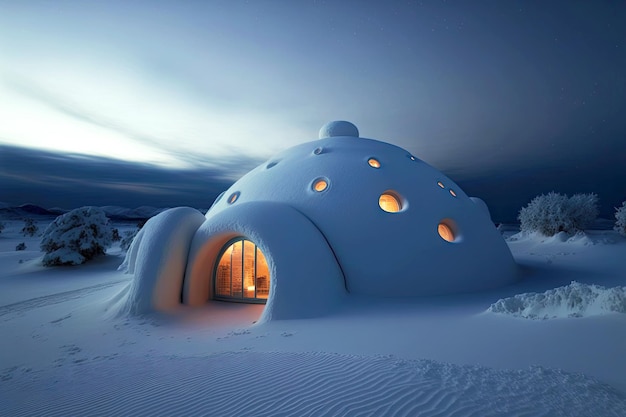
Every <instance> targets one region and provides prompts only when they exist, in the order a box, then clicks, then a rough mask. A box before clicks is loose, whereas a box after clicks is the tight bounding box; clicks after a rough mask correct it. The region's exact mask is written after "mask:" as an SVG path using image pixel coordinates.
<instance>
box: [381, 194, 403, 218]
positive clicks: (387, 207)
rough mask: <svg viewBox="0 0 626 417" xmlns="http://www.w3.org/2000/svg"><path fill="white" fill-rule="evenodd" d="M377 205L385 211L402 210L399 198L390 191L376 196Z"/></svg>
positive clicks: (395, 211)
mask: <svg viewBox="0 0 626 417" xmlns="http://www.w3.org/2000/svg"><path fill="white" fill-rule="evenodd" d="M378 205H379V206H380V208H381V209H383V210H384V211H386V212H387V213H397V212H399V211H400V210H402V203H401V202H400V198H398V196H396V195H394V194H392V193H390V192H386V193H383V194H381V195H380V197H379V198H378Z"/></svg>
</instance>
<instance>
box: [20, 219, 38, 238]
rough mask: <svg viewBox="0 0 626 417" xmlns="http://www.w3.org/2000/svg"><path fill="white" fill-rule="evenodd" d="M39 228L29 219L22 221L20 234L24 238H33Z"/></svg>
mask: <svg viewBox="0 0 626 417" xmlns="http://www.w3.org/2000/svg"><path fill="white" fill-rule="evenodd" d="M37 230H39V228H38V227H37V225H36V224H35V220H33V219H31V218H27V219H24V227H22V234H23V235H24V236H35V233H37Z"/></svg>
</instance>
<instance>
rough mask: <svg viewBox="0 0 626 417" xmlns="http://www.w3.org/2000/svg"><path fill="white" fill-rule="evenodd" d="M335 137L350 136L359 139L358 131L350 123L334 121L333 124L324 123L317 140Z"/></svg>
mask: <svg viewBox="0 0 626 417" xmlns="http://www.w3.org/2000/svg"><path fill="white" fill-rule="evenodd" d="M336 136H352V137H355V138H358V137H359V129H357V127H356V126H355V125H353V124H352V123H350V122H346V121H344V120H336V121H334V122H329V123H326V124H325V125H324V126H322V128H321V129H320V133H319V138H320V139H325V138H333V137H336Z"/></svg>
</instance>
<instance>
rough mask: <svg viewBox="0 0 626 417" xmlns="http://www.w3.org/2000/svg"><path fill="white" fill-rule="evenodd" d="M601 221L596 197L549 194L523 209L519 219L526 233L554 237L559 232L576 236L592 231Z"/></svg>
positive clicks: (538, 197) (589, 195)
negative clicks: (590, 228) (597, 221)
mask: <svg viewBox="0 0 626 417" xmlns="http://www.w3.org/2000/svg"><path fill="white" fill-rule="evenodd" d="M596 217H598V196H597V195H596V194H593V193H592V194H575V195H573V196H572V197H569V198H568V197H567V195H565V194H558V193H555V192H550V193H548V194H542V195H540V196H537V197H535V198H533V199H532V201H531V202H530V203H528V205H527V206H526V207H523V208H522V209H521V210H520V212H519V216H518V219H519V221H520V229H521V230H522V231H523V232H540V233H542V234H544V235H546V236H553V235H555V234H557V233H559V232H566V233H576V232H580V231H583V230H584V229H585V228H587V227H589V226H590V225H591V223H593V221H594V220H595V219H596Z"/></svg>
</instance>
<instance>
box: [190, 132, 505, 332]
mask: <svg viewBox="0 0 626 417" xmlns="http://www.w3.org/2000/svg"><path fill="white" fill-rule="evenodd" d="M319 136H320V137H321V138H322V139H319V140H316V141H313V142H307V143H303V144H300V145H297V146H295V147H293V148H290V149H287V150H285V151H284V152H282V153H280V154H278V155H276V156H274V157H272V158H271V159H270V160H268V161H267V162H265V163H263V164H262V165H260V166H258V167H257V168H255V169H254V170H252V171H250V172H249V173H248V174H246V175H245V176H244V177H242V178H241V179H240V180H239V181H237V182H236V183H234V184H233V185H232V186H231V187H230V188H229V189H228V190H226V191H225V192H224V193H222V195H220V197H218V198H217V200H216V201H215V203H214V204H213V206H212V207H211V209H210V210H209V211H208V212H207V213H206V216H205V221H204V222H203V223H202V225H201V226H199V227H198V229H197V231H196V232H195V234H194V236H193V240H192V242H191V245H190V248H189V255H188V259H187V266H186V268H185V272H184V279H183V289H182V298H183V301H184V302H186V303H188V304H201V303H204V302H206V301H207V300H209V299H213V298H222V297H225V298H227V299H228V298H230V297H235V298H237V297H240V298H242V299H243V300H252V301H259V300H261V299H262V300H261V301H265V300H267V306H266V308H265V312H264V320H268V319H271V318H293V317H303V316H310V315H319V314H323V313H324V312H325V311H327V310H328V309H330V308H331V307H332V306H333V305H336V304H337V303H340V300H341V299H342V298H343V297H345V296H348V295H352V294H355V295H356V294H363V295H369V296H383V297H414V296H426V295H435V294H446V293H457V292H466V291H476V290H481V289H485V288H490V287H495V286H499V285H504V284H507V283H510V282H512V281H513V280H514V279H515V276H516V268H515V264H514V261H513V257H512V255H511V253H510V251H509V249H508V246H507V245H506V243H505V242H504V240H503V238H502V237H501V235H500V233H499V232H498V231H497V230H496V228H495V226H494V225H493V223H492V222H491V219H490V217H489V211H488V209H487V206H486V205H485V204H484V202H483V201H482V200H480V199H477V198H470V197H468V196H467V195H466V194H465V193H464V192H463V190H461V189H460V187H459V186H458V185H457V184H455V183H454V182H453V181H452V180H451V179H450V178H448V177H446V176H445V175H444V174H442V173H441V172H439V171H438V170H436V169H435V168H433V167H432V166H430V165H428V164H427V163H425V162H423V161H421V160H420V159H418V158H417V157H415V156H413V155H411V154H410V153H409V152H407V151H406V150H404V149H401V148H399V147H397V146H394V145H391V144H388V143H384V142H380V141H377V140H372V139H365V138H360V137H359V132H358V129H357V128H356V126H354V125H353V124H352V123H349V122H344V121H340V122H332V123H329V124H327V125H325V126H324V127H323V128H322V129H321V130H320V134H319ZM194 218H195V216H194ZM246 271H248V272H246ZM224 286H225V287H224ZM246 291H249V294H248V295H246Z"/></svg>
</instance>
